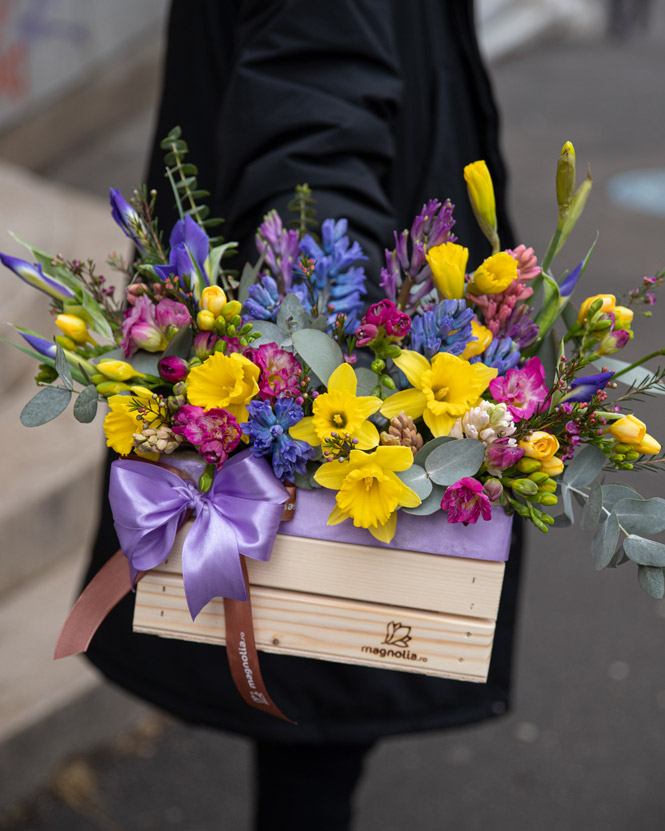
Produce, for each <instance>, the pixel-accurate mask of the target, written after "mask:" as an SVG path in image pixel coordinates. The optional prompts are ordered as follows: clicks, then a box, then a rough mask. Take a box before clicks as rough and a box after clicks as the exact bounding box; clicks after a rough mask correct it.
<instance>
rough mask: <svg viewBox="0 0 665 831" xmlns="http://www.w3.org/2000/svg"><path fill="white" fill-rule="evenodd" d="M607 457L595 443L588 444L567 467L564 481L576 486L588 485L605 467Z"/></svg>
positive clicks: (584, 486)
mask: <svg viewBox="0 0 665 831" xmlns="http://www.w3.org/2000/svg"><path fill="white" fill-rule="evenodd" d="M606 461H607V458H606V456H605V454H604V453H603V451H602V450H601V449H600V448H598V447H595V446H594V445H593V444H587V445H585V447H583V448H582V450H581V451H580V452H579V453H578V454H577V455H576V456H575V458H574V459H573V460H572V462H570V464H569V465H568V466H567V467H566V470H565V472H564V474H563V480H562V483H563V484H564V485H572V486H574V487H576V488H586V487H588V486H589V485H590V484H591V483H592V482H593V481H594V479H595V478H596V477H597V476H598V474H599V473H600V471H601V470H602V469H603V466H604V465H605V462H606Z"/></svg>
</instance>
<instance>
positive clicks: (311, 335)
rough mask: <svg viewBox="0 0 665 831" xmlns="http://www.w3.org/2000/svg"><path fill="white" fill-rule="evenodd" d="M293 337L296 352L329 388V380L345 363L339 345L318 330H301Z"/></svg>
mask: <svg viewBox="0 0 665 831" xmlns="http://www.w3.org/2000/svg"><path fill="white" fill-rule="evenodd" d="M292 337H293V345H294V346H295V349H296V352H297V353H298V354H299V355H300V357H301V358H302V359H303V361H305V363H306V364H307V365H308V366H310V367H311V368H312V371H313V372H314V373H315V374H316V375H317V377H318V378H320V379H321V382H322V383H323V384H325V386H326V387H327V386H328V379H329V378H330V376H331V375H332V373H333V372H334V371H335V370H336V369H337V367H338V366H339V365H340V364H342V363H343V361H344V356H343V355H342V350H341V349H340V348H339V346H338V344H336V343H335V341H334V340H332V338H329V337H328V335H326V334H325V333H324V332H318V331H317V330H316V329H300V330H298V331H297V332H294V333H293V336H292Z"/></svg>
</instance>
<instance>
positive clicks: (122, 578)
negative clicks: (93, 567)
mask: <svg viewBox="0 0 665 831" xmlns="http://www.w3.org/2000/svg"><path fill="white" fill-rule="evenodd" d="M129 572H130V569H129V563H128V562H127V558H126V557H125V555H124V554H123V553H122V549H119V550H118V551H116V552H115V554H114V555H113V556H112V557H111V559H110V560H108V562H106V563H104V565H103V566H102V567H101V568H100V569H99V571H98V572H97V574H95V576H94V577H93V578H92V580H91V581H90V582H89V583H88V585H87V586H86V587H85V589H84V590H83V591H82V592H81V595H80V597H79V599H78V600H77V601H76V603H75V604H74V606H73V608H72V610H71V612H70V613H69V615H68V616H67V620H66V621H65V623H64V625H63V627H62V629H61V630H60V634H59V635H58V641H57V643H56V645H55V652H54V654H53V657H54V658H55V659H56V660H57V659H58V658H67V657H68V656H69V655H77V654H78V653H79V652H85V651H86V649H87V648H88V646H89V645H90V641H91V640H92V638H93V636H94V634H95V632H96V631H97V630H98V629H99V626H100V624H101V622H102V621H103V620H104V618H105V617H106V615H107V614H108V613H109V612H110V611H111V609H113V608H114V607H115V606H117V605H118V603H119V602H120V601H121V600H122V598H123V597H125V595H127V594H129V592H130V591H131V589H132V580H131V578H130V573H129ZM142 576H143V573H142V572H139V575H138V577H137V581H138V580H140V579H141V577H142Z"/></svg>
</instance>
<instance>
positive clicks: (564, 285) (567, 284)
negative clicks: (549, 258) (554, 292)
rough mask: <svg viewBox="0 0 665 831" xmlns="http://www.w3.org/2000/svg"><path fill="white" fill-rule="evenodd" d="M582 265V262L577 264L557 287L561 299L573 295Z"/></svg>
mask: <svg viewBox="0 0 665 831" xmlns="http://www.w3.org/2000/svg"><path fill="white" fill-rule="evenodd" d="M583 265H584V260H582V261H581V262H580V263H578V264H577V265H576V266H575V268H574V269H573V270H572V271H571V272H570V274H568V275H567V276H566V277H565V278H564V279H563V280H562V281H561V284H560V286H559V294H560V295H561V297H569V296H570V295H571V294H572V293H573V289H574V288H575V286H576V285H577V281H578V280H579V279H580V274H581V273H582V266H583Z"/></svg>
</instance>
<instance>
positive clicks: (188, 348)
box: [131, 326, 194, 375]
mask: <svg viewBox="0 0 665 831" xmlns="http://www.w3.org/2000/svg"><path fill="white" fill-rule="evenodd" d="M193 342H194V335H193V333H192V327H191V326H183V327H182V329H178V331H177V332H176V333H175V335H174V336H173V337H172V338H171V340H170V341H169V342H168V344H167V346H166V349H165V350H164V352H163V353H162V355H157V361H156V362H155V367H157V364H158V363H159V359H160V358H161V357H162V356H163V357H165V358H166V357H168V356H169V355H175V356H176V357H178V358H182V359H183V360H185V361H186V360H188V359H189V357H190V356H191V354H192V343H193ZM137 354H138V353H137ZM131 364H132V366H133V367H134V368H135V369H139V367H137V366H136V364H135V363H134V360H133V359H132V361H131ZM139 371H140V372H145V373H147V374H149V375H157V374H158V372H157V371H155V372H150V370H147V369H140V370H139Z"/></svg>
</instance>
